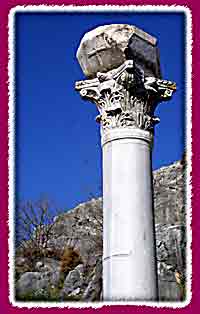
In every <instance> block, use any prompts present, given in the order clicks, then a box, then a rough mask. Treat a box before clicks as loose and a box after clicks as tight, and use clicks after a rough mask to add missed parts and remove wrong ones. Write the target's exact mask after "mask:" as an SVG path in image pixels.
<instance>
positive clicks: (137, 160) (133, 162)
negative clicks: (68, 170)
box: [102, 128, 157, 300]
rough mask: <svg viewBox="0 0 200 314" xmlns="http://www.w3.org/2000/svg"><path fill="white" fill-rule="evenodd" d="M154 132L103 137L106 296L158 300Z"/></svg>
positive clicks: (115, 132) (119, 131) (133, 131)
mask: <svg viewBox="0 0 200 314" xmlns="http://www.w3.org/2000/svg"><path fill="white" fill-rule="evenodd" d="M151 144H152V136H151V134H149V132H147V131H143V130H137V129H128V128H127V129H126V128H124V129H115V130H110V131H108V132H107V134H106V135H105V134H104V135H103V136H102V148H103V208H104V212H103V217H104V238H103V246H104V256H103V278H104V281H103V291H104V299H105V300H126V299H127V300H133V299H134V300H155V299H156V298H157V280H156V256H155V242H154V241H155V239H154V232H153V230H154V225H153V208H152V178H151V175H152V172H151Z"/></svg>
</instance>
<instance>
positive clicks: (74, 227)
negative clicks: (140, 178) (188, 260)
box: [15, 161, 186, 302]
mask: <svg viewBox="0 0 200 314" xmlns="http://www.w3.org/2000/svg"><path fill="white" fill-rule="evenodd" d="M153 181H154V204H155V206H154V207H155V215H154V216H155V223H156V244H157V265H158V279H159V298H160V300H161V301H173V300H174V301H179V300H182V299H183V294H184V276H185V247H186V237H185V234H186V230H185V229H186V217H185V179H184V163H183V162H180V161H178V162H175V163H174V164H172V165H170V166H167V167H162V168H161V169H159V170H156V171H154V177H153ZM102 219H103V217H102V199H101V198H98V199H91V200H90V201H88V202H85V203H82V204H80V205H78V206H77V207H76V208H74V209H72V210H70V211H68V212H66V213H63V214H61V215H59V216H57V217H55V218H54V223H53V226H52V228H51V234H50V237H49V239H48V242H47V245H46V247H45V248H43V251H42V252H43V253H42V254H41V255H37V257H34V256H32V259H31V263H30V261H28V259H30V254H29V255H27V254H26V252H25V251H26V250H25V249H18V250H17V254H16V260H15V262H16V298H17V299H19V300H57V301H72V300H74V301H85V302H90V301H100V300H101V299H102V231H103V222H102ZM68 248H70V250H71V253H69V252H68V253H67V254H66V250H67V249H68ZM44 252H45V254H44ZM29 253H30V252H29ZM27 256H28V257H27Z"/></svg>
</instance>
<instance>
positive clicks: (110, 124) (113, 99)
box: [76, 60, 176, 131]
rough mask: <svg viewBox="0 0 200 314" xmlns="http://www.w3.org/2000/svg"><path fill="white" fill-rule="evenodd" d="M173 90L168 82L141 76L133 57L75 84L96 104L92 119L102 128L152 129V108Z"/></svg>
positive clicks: (174, 85) (154, 120)
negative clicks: (94, 116)
mask: <svg viewBox="0 0 200 314" xmlns="http://www.w3.org/2000/svg"><path fill="white" fill-rule="evenodd" d="M175 89H176V84H175V83H173V82H171V81H166V80H160V79H157V78H155V77H144V73H143V72H142V70H141V69H138V68H137V67H136V66H135V64H134V62H133V60H127V61H125V62H124V63H123V64H122V65H121V66H120V67H118V68H117V69H114V70H112V71H109V72H107V73H100V72H98V73H97V78H95V79H92V80H85V81H80V82H77V83H76V90H78V91H79V92H80V95H81V96H82V97H83V98H84V99H87V100H90V101H92V102H93V103H95V104H96V105H97V108H98V110H99V113H100V114H99V115H98V116H97V118H96V121H97V122H99V123H101V126H102V129H108V128H116V127H118V128H123V127H131V128H139V129H144V130H148V131H153V129H154V126H155V125H156V124H157V123H159V118H157V117H155V116H154V111H155V107H156V106H157V104H158V103H159V102H161V101H165V100H168V99H169V98H170V97H171V96H172V94H173V92H174V91H175Z"/></svg>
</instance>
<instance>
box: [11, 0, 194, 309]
mask: <svg viewBox="0 0 200 314" xmlns="http://www.w3.org/2000/svg"><path fill="white" fill-rule="evenodd" d="M19 12H21V13H28V12H32V13H37V12H42V13H70V12H72V13H73V12H82V13H86V12H94V13H96V12H104V13H105V12H127V13H130V12H132V13H133V14H134V13H137V12H144V13H158V14H159V13H161V12H162V13H163V12H166V13H184V15H185V18H186V25H185V26H186V27H185V29H186V30H185V43H186V49H185V63H186V73H185V79H186V143H187V157H186V158H187V179H186V181H187V193H186V211H187V299H186V300H185V301H183V302H171V303H170V302H147V301H146V302H145V301H144V302H132V301H128V302H127V301H124V302H122V301H120V302H103V301H102V302H91V303H85V302H38V301H34V302H31V301H30V302H21V301H16V300H15V297H14V220H15V147H14V145H15V123H14V121H15V120H14V119H15V14H16V13H19ZM8 27H9V63H8V74H9V160H8V166H9V196H8V198H9V199H8V202H9V239H8V241H9V243H8V244H9V300H10V302H11V304H12V305H13V306H15V307H18V308H22V307H24V308H33V307H35V308H38V307H41V308H51V307H57V308H67V307H68V308H86V307H92V308H100V307H102V306H104V305H109V306H111V305H139V306H142V305H146V306H151V307H162V308H163V307H171V308H183V307H185V306H187V305H188V304H189V303H190V301H191V297H192V287H191V277H192V251H191V243H192V229H191V222H192V217H191V211H192V209H191V170H192V160H191V158H192V149H191V142H192V134H191V129H192V15H191V11H190V9H189V8H188V7H186V6H175V5H171V6H167V5H162V6H159V5H143V6H141V5H138V6H135V5H129V6H118V5H116V6H115V5H101V6H94V5H91V6H73V5H69V6H58V5H56V6H48V5H38V6H37V5H33V6H31V5H28V6H16V7H14V8H12V9H11V10H10V12H9V21H8ZM80 39H81V38H80Z"/></svg>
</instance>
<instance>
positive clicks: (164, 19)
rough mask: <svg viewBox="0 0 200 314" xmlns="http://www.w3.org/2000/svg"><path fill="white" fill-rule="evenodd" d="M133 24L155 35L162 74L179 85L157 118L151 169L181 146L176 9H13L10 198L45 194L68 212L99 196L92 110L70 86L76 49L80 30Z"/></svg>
mask: <svg viewBox="0 0 200 314" xmlns="http://www.w3.org/2000/svg"><path fill="white" fill-rule="evenodd" d="M112 23H122V24H123V23H125V24H133V25H135V26H137V27H139V28H141V29H143V30H144V31H146V32H148V33H150V34H152V35H153V36H155V37H156V38H157V39H158V45H159V48H160V60H161V70H162V75H163V78H164V79H168V80H172V81H175V82H176V83H177V92H176V93H175V94H174V97H173V98H172V100H170V101H169V102H163V103H161V104H160V105H159V106H158V108H157V110H156V115H157V116H159V117H160V120H161V122H160V124H159V125H157V126H156V130H155V144H154V151H153V168H154V169H157V168H159V167H161V166H163V165H167V164H170V163H171V162H173V161H175V160H178V159H180V158H181V156H182V153H183V150H184V117H185V114H184V106H185V95H184V90H185V74H184V73H185V69H184V63H185V62H184V16H183V14H180V13H179V14H177V13H176V14H175V13H143V14H142V13H137V14H136V13H134V14H133V13H125V12H124V13H57V14H56V13H31V14H30V13H25V14H24V13H23V14H22V13H20V14H19V13H18V14H17V15H16V198H17V200H38V199H39V198H41V197H48V198H49V199H51V200H53V201H54V202H55V203H56V204H57V205H58V206H60V207H62V208H64V209H69V208H72V207H74V206H75V205H77V204H78V203H80V202H83V201H86V200H88V199H89V198H91V197H92V196H100V195H101V194H102V169H101V146H100V135H99V126H98V124H97V123H96V122H95V117H96V115H97V109H96V108H95V105H93V104H92V103H90V102H85V101H83V100H82V99H81V98H80V96H79V94H78V93H77V92H76V91H75V90H74V84H75V81H76V80H81V79H84V75H83V73H82V71H81V69H80V66H79V64H78V61H77V59H76V50H77V48H78V45H79V43H80V40H81V38H82V37H83V35H84V33H85V32H87V31H89V30H91V29H93V28H95V27H97V26H99V25H104V24H112Z"/></svg>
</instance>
